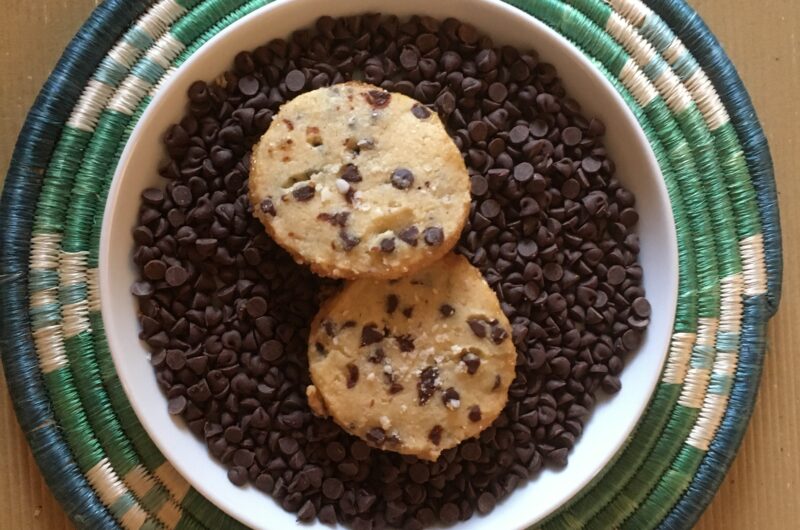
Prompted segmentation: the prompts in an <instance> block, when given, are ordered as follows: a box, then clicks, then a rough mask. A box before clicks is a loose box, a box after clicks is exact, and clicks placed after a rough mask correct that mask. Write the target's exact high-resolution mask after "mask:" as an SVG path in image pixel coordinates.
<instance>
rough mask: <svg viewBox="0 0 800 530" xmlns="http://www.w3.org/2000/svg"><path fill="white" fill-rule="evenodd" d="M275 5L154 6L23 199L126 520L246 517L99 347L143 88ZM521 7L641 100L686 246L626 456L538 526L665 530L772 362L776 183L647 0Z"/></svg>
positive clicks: (94, 436) (171, 0)
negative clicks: (110, 199) (144, 420)
mask: <svg viewBox="0 0 800 530" xmlns="http://www.w3.org/2000/svg"><path fill="white" fill-rule="evenodd" d="M266 3H268V0H252V1H250V2H245V1H244V0H205V1H202V2H199V1H196V0H183V1H176V0H162V1H160V2H158V3H153V4H152V5H151V7H150V10H149V11H148V12H147V13H145V14H144V15H142V17H141V18H140V19H138V21H137V22H135V24H134V25H133V26H132V27H131V28H130V30H129V31H128V32H127V33H126V34H125V35H124V36H122V37H121V39H120V41H119V42H118V43H117V45H116V46H115V47H114V48H113V49H112V50H109V51H108V54H107V56H106V58H105V59H104V60H102V61H101V62H100V64H99V65H98V67H97V69H96V71H95V73H94V75H93V76H92V77H91V80H90V81H89V83H88V84H87V86H86V87H85V89H84V91H83V95H82V96H81V97H80V98H78V99H77V100H74V101H71V102H68V103H69V104H71V105H72V107H73V108H72V115H71V117H70V119H69V120H68V121H67V123H66V126H65V127H63V129H61V130H60V134H58V135H57V140H58V141H57V143H56V144H55V149H54V150H53V151H52V153H51V154H50V155H49V157H48V159H47V164H46V168H44V179H43V185H42V188H41V192H40V193H38V196H37V197H36V201H35V204H31V205H28V208H29V209H30V211H29V213H27V214H26V215H28V216H30V219H31V221H32V226H33V233H32V238H31V246H30V252H29V261H30V268H29V270H28V271H27V276H26V281H27V284H28V288H29V293H30V307H29V308H28V309H27V311H28V313H27V317H28V318H29V319H30V331H31V332H32V333H33V337H32V341H33V344H34V345H35V348H36V353H37V355H38V360H39V365H40V373H39V374H30V377H35V376H38V375H43V376H44V383H45V385H46V388H47V391H48V393H49V398H50V404H51V406H52V410H53V412H54V414H55V418H56V419H57V421H58V424H59V428H60V430H61V432H62V433H63V437H64V440H65V449H67V450H68V451H69V453H70V454H71V455H72V458H74V460H75V462H76V464H77V466H78V468H79V469H80V471H81V473H83V474H84V476H85V477H86V480H87V481H88V483H89V484H91V486H92V487H93V488H94V490H95V491H96V493H97V496H98V498H99V502H100V503H102V506H99V507H100V508H103V509H105V510H107V511H108V512H110V513H111V515H112V516H113V517H114V518H115V519H116V521H117V523H118V524H120V525H121V526H123V527H125V528H158V527H166V528H198V529H200V528H211V529H217V528H238V527H241V525H239V524H238V523H237V522H235V521H233V520H232V519H231V518H230V517H228V516H227V515H225V514H224V513H223V512H221V511H220V510H218V509H217V508H216V507H215V506H213V505H212V504H211V503H209V502H208V501H207V500H206V499H204V498H203V497H202V496H201V495H199V494H198V493H197V492H196V491H194V490H193V489H192V488H190V487H189V486H188V484H187V483H186V482H185V480H184V479H183V478H181V477H180V476H178V474H177V473H176V472H175V470H174V469H173V468H172V467H171V465H170V464H169V463H168V462H166V461H165V459H164V457H163V455H161V453H160V452H159V451H158V449H157V448H156V446H155V445H154V444H153V442H152V441H151V440H150V439H149V438H148V437H147V434H146V433H145V431H144V429H143V428H142V426H141V424H140V423H139V421H138V419H137V418H136V416H135V414H134V412H133V410H132V409H131V407H130V404H129V403H128V401H127V398H126V396H125V394H124V391H123V389H122V386H121V384H120V382H119V379H118V377H117V374H116V372H115V369H114V365H113V362H112V361H111V356H110V352H109V348H108V344H107V343H106V340H105V333H104V329H103V324H102V319H101V315H100V312H99V309H100V302H99V296H98V293H97V287H98V286H97V283H96V278H97V276H96V273H97V271H96V267H97V264H98V245H99V236H100V232H101V229H102V215H103V209H104V205H105V201H106V197H107V193H108V189H109V185H110V182H111V178H112V176H113V173H114V171H115V167H116V164H117V161H118V160H119V157H120V155H121V153H122V150H123V149H124V147H125V144H126V142H127V139H128V137H129V135H130V133H131V131H132V129H133V127H134V126H135V124H136V123H137V122H138V120H139V119H140V117H141V115H142V112H143V111H144V109H145V108H146V107H147V105H148V104H149V103H150V99H151V98H150V94H149V92H150V91H152V90H158V86H159V83H160V82H161V81H162V80H163V79H164V76H168V75H170V71H171V68H174V67H177V66H179V65H180V64H182V63H183V62H184V61H185V60H187V59H188V58H189V57H191V56H192V55H193V54H194V53H195V52H196V51H197V49H198V48H199V47H200V46H202V45H203V44H204V43H206V42H207V41H208V40H209V39H211V38H212V37H213V36H214V35H216V34H217V33H218V32H219V31H221V30H222V29H224V28H225V27H227V26H228V25H230V24H231V23H232V22H234V21H236V20H238V19H240V18H241V17H243V16H244V15H246V14H248V13H250V12H252V11H253V10H255V9H257V8H258V7H261V6H263V5H265V4H266ZM509 3H510V4H512V5H515V6H516V7H518V8H520V9H523V10H524V11H526V12H528V13H530V14H532V15H533V16H535V17H537V18H538V19H540V20H542V21H543V22H545V23H546V24H548V25H549V26H550V27H552V28H554V29H555V30H556V31H558V32H559V33H560V34H562V35H563V36H565V37H566V38H568V39H569V40H571V41H572V42H573V43H575V44H576V45H577V46H578V47H579V48H581V50H583V52H584V53H585V54H586V55H587V56H588V57H589V58H590V59H591V60H592V61H593V63H594V64H595V65H596V66H597V68H599V69H600V70H601V71H602V72H603V74H604V75H605V76H606V77H607V78H608V79H609V80H610V81H611V83H612V84H613V85H614V86H615V87H616V89H617V90H618V91H619V93H620V94H621V95H622V97H623V99H624V100H625V102H626V103H627V104H628V106H629V107H630V108H631V110H632V111H633V113H634V115H635V116H636V118H637V119H638V121H639V123H640V124H641V126H642V129H643V130H644V132H645V135H646V137H647V138H648V141H649V142H650V144H651V146H652V148H653V151H654V153H655V155H656V159H657V161H658V163H659V166H660V168H661V171H662V174H663V177H664V181H665V184H666V187H667V190H668V193H669V197H670V201H671V205H672V211H673V216H674V218H675V223H676V236H677V241H678V255H679V293H678V302H677V307H676V308H675V326H674V330H673V336H672V339H671V342H670V351H669V353H668V356H667V361H666V365H665V368H664V372H663V374H662V377H661V381H660V382H659V384H658V386H657V387H656V390H655V393H654V395H653V397H652V398H651V401H650V404H649V406H648V408H647V411H646V412H645V414H644V415H643V417H642V418H641V420H640V422H639V425H638V426H637V428H636V431H635V433H634V434H633V435H632V436H631V438H630V439H629V441H628V442H627V444H626V446H625V448H624V449H623V450H622V451H621V452H620V453H619V454H618V455H616V457H615V459H614V461H613V462H612V463H611V464H609V465H608V466H607V468H606V469H605V470H603V472H602V473H601V474H600V475H599V476H598V477H596V479H595V480H594V481H593V482H592V484H590V485H589V486H587V487H586V488H585V489H584V490H583V491H582V492H581V493H580V494H579V495H577V496H576V497H575V498H574V499H573V500H572V501H571V502H570V503H568V505H567V506H565V507H562V508H561V509H560V510H559V511H558V512H557V513H555V514H552V515H551V516H550V517H549V518H548V520H547V521H546V522H545V523H544V524H543V526H545V527H547V528H565V529H566V528H580V527H586V528H610V527H622V526H624V527H626V528H633V529H639V528H648V527H654V526H656V525H658V524H659V523H660V522H661V521H662V520H663V519H664V518H669V517H671V516H672V515H671V514H672V513H673V510H674V509H675V507H676V506H677V505H678V504H681V503H683V504H685V503H686V502H687V501H686V495H691V494H694V495H698V494H697V493H696V492H694V493H693V491H694V490H693V489H692V484H693V483H694V481H695V479H696V478H697V476H698V473H700V471H701V470H702V472H703V473H708V471H707V469H706V468H707V467H708V466H709V464H707V463H706V460H707V458H708V456H709V448H716V446H717V445H719V444H725V443H733V442H729V441H728V438H727V437H726V438H724V439H721V440H719V439H718V438H717V432H718V428H720V426H722V428H724V429H726V430H731V429H733V430H734V432H736V431H737V430H741V425H744V423H745V422H746V421H747V417H735V416H734V417H733V418H727V416H726V415H725V413H726V411H728V410H731V406H732V405H731V401H730V397H731V396H732V395H734V394H742V395H747V396H749V397H751V396H752V394H753V389H754V388H755V386H756V384H757V375H758V373H759V370H760V364H758V363H756V364H755V365H752V366H751V365H750V364H744V366H743V363H740V355H752V354H751V352H750V350H747V349H746V350H743V352H740V347H743V346H746V347H747V348H752V346H751V345H753V344H755V348H756V349H757V348H759V345H760V347H761V348H762V351H763V344H761V343H760V342H759V340H760V331H759V330H760V329H761V328H762V327H763V324H764V321H765V318H764V316H763V315H762V312H760V311H759V310H758V308H759V307H760V305H759V304H760V303H761V302H759V301H760V300H761V299H762V298H763V297H764V296H765V294H767V288H768V286H769V285H768V281H771V282H772V283H773V284H778V285H779V278H778V279H775V278H774V277H773V278H768V268H767V262H766V260H765V257H764V237H763V230H762V219H764V218H771V217H770V215H771V214H770V213H769V212H765V211H764V207H763V204H764V201H761V196H760V195H759V194H758V193H757V191H758V190H765V191H763V192H762V194H763V193H769V192H770V189H771V188H770V187H769V183H767V185H764V184H763V183H761V182H756V186H754V180H753V171H754V166H753V163H752V161H753V160H756V159H763V158H764V157H765V155H764V154H763V153H760V152H759V153H755V152H749V151H746V150H745V149H743V147H742V145H743V144H742V142H743V140H742V139H743V138H744V137H743V133H742V131H741V130H740V127H739V126H738V125H737V123H735V122H734V121H732V120H731V118H730V115H729V114H732V113H729V112H728V110H729V109H727V108H726V102H725V101H723V99H722V98H720V97H719V96H718V95H717V93H716V91H715V90H714V86H713V85H712V83H711V82H710V81H709V76H707V75H706V72H704V71H703V70H702V68H701V67H700V64H701V62H702V61H700V60H697V59H696V58H695V57H694V56H693V49H692V48H691V46H688V47H687V46H683V45H682V44H681V43H680V41H679V40H678V38H677V37H676V36H675V34H674V33H672V30H671V29H670V27H669V26H668V25H667V24H666V23H664V22H663V21H662V20H661V19H660V18H659V17H658V16H657V15H656V14H655V13H653V12H652V11H651V10H650V9H649V8H648V7H647V6H646V5H645V4H644V3H642V2H641V1H640V0H609V1H608V2H603V1H601V0H569V1H559V0H511V1H509ZM669 3H670V4H674V3H675V2H674V1H670V2H669ZM166 65H168V67H166ZM22 142H23V145H24V138H23V139H22ZM745 145H748V146H751V147H750V149H751V151H755V150H756V148H757V146H755V145H754V144H752V142H747V141H745ZM759 157H760V158H759ZM756 169H757V170H758V172H757V174H758V176H759V178H763V177H762V174H763V171H761V170H760V169H759V168H756ZM6 206H7V207H8V206H9V205H8V204H6ZM11 206H14V205H11ZM34 206H35V207H34ZM759 206H761V210H759ZM776 230H777V229H776ZM774 231H775V230H773V232H774ZM773 232H770V234H771V233H773ZM769 241H770V242H771V244H772V245H773V246H774V245H775V243H774V241H775V240H774V238H771V239H769ZM768 251H770V252H771V255H778V256H779V255H780V249H777V251H775V250H774V249H771V248H768ZM776 269H777V270H779V269H780V267H779V265H775V264H771V265H770V268H769V270H771V271H774V270H776ZM772 295H773V297H775V298H777V293H775V292H773V293H772ZM748 319H750V320H748ZM759 319H760V320H759ZM4 340H8V339H7V338H5V337H4ZM28 340H31V339H28ZM759 358H760V357H759ZM741 370H747V371H749V372H744V375H747V374H748V373H751V374H754V376H755V380H753V381H751V380H749V379H748V378H747V377H743V373H742V371H741ZM734 375H735V377H734ZM14 397H15V399H17V398H18V396H14ZM735 405H736V406H737V407H738V406H740V405H739V404H738V403H735ZM745 407H746V405H745ZM723 418H726V419H723ZM731 422H738V424H732V423H731ZM737 426H738V429H737V428H736V427H737ZM726 436H727V435H726ZM715 454H716V453H715ZM685 492H689V493H685ZM702 502H703V503H704V502H707V500H706V497H703V500H702ZM681 513H682V512H681ZM676 517H677V516H676Z"/></svg>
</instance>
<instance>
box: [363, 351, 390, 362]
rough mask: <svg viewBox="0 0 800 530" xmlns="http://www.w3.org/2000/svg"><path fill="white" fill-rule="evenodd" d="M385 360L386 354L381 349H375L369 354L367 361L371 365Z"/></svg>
mask: <svg viewBox="0 0 800 530" xmlns="http://www.w3.org/2000/svg"><path fill="white" fill-rule="evenodd" d="M385 358H386V353H385V352H384V351H383V348H380V347H378V348H375V349H374V350H373V351H372V353H370V354H369V357H367V360H368V361H369V362H371V363H373V364H380V363H382V362H383V360H384V359H385Z"/></svg>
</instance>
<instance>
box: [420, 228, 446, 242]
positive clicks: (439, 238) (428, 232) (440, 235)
mask: <svg viewBox="0 0 800 530" xmlns="http://www.w3.org/2000/svg"><path fill="white" fill-rule="evenodd" d="M422 238H423V239H424V240H425V243H426V244H427V245H429V246H432V247H435V246H439V245H441V244H442V243H443V242H444V230H442V228H441V227H439V226H429V227H428V228H426V229H425V230H423V231H422Z"/></svg>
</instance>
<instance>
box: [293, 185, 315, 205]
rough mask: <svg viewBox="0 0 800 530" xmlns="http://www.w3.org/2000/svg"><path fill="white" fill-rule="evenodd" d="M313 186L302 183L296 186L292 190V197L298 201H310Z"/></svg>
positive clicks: (313, 191) (312, 195) (312, 194)
mask: <svg viewBox="0 0 800 530" xmlns="http://www.w3.org/2000/svg"><path fill="white" fill-rule="evenodd" d="M314 193H315V190H314V186H310V185H303V186H297V187H295V188H294V189H293V190H292V197H294V198H295V200H298V201H300V202H307V201H310V200H311V199H312V198H313V197H314Z"/></svg>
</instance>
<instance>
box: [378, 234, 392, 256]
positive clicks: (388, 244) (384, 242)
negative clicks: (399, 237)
mask: <svg viewBox="0 0 800 530" xmlns="http://www.w3.org/2000/svg"><path fill="white" fill-rule="evenodd" d="M380 248H381V252H384V253H386V254H389V253H391V252H394V248H395V243H394V238H393V237H385V238H383V239H381V241H380Z"/></svg>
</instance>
